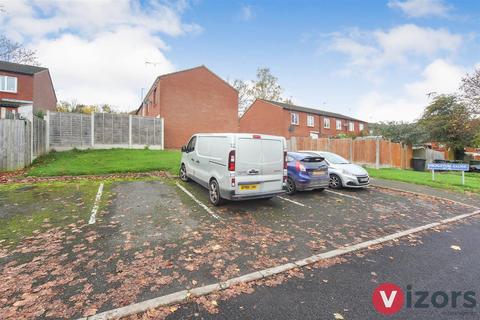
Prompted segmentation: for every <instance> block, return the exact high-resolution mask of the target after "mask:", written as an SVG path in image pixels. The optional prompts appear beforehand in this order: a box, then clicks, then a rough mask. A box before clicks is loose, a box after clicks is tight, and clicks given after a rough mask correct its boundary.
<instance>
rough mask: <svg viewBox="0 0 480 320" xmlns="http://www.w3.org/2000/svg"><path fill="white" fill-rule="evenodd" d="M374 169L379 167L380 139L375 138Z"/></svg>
mask: <svg viewBox="0 0 480 320" xmlns="http://www.w3.org/2000/svg"><path fill="white" fill-rule="evenodd" d="M375 169H380V139H379V138H376V139H375Z"/></svg>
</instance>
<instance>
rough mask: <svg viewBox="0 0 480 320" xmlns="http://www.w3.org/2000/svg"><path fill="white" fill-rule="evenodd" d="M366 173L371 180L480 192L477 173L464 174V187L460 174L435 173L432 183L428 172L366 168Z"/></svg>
mask: <svg viewBox="0 0 480 320" xmlns="http://www.w3.org/2000/svg"><path fill="white" fill-rule="evenodd" d="M367 171H368V173H369V174H370V176H371V177H373V178H379V179H385V180H396V181H402V182H409V183H414V184H420V185H426V186H430V187H434V188H440V189H448V190H452V191H460V192H465V191H468V192H475V193H478V192H480V174H479V173H468V172H467V173H465V185H462V177H461V176H462V174H461V172H436V173H435V181H432V173H431V172H430V171H425V172H421V171H413V170H401V169H393V168H385V169H371V168H368V169H367Z"/></svg>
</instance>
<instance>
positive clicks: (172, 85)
mask: <svg viewBox="0 0 480 320" xmlns="http://www.w3.org/2000/svg"><path fill="white" fill-rule="evenodd" d="M136 114H137V115H140V116H150V117H161V118H163V119H164V121H165V122H164V123H165V129H164V134H165V140H164V141H165V148H170V149H172V148H180V147H181V146H182V145H184V144H186V143H187V142H188V139H189V138H190V136H192V135H193V134H194V133H199V132H236V131H237V130H238V92H237V90H235V89H234V88H233V87H232V86H231V85H229V84H228V83H227V82H226V81H224V80H223V79H222V78H220V77H219V76H217V75H216V74H215V73H213V72H212V71H210V70H209V69H208V68H207V67H205V66H199V67H196V68H192V69H187V70H182V71H178V72H174V73H169V74H165V75H162V76H159V77H158V78H157V79H156V80H155V82H154V83H153V85H152V87H151V88H150V90H149V91H148V93H147V95H146V96H145V99H144V100H143V102H142V104H141V106H140V107H139V108H138V109H137V111H136Z"/></svg>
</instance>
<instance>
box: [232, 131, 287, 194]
mask: <svg viewBox="0 0 480 320" xmlns="http://www.w3.org/2000/svg"><path fill="white" fill-rule="evenodd" d="M236 149H237V150H236V165H235V169H236V170H235V171H236V174H235V175H236V179H237V187H236V193H238V194H247V193H264V192H276V191H281V190H282V189H283V151H284V146H283V140H282V139H281V138H276V137H271V138H270V137H265V138H262V137H261V136H257V135H252V136H251V137H249V136H239V137H238V140H237V148H236Z"/></svg>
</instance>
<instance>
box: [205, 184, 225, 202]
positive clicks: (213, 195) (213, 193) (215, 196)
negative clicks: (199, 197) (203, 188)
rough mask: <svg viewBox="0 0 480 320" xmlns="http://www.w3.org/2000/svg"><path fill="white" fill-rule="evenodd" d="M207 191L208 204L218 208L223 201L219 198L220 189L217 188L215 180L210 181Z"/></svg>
mask: <svg viewBox="0 0 480 320" xmlns="http://www.w3.org/2000/svg"><path fill="white" fill-rule="evenodd" d="M208 191H209V192H208V193H209V198H210V202H211V203H212V204H213V205H214V206H218V205H220V204H222V202H223V199H222V198H221V197H220V188H219V186H218V182H217V180H215V179H212V180H211V181H210V184H209V188H208Z"/></svg>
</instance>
